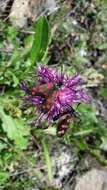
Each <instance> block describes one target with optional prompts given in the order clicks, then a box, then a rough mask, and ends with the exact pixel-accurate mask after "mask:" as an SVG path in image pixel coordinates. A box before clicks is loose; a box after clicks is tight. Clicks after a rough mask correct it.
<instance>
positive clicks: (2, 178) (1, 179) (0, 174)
mask: <svg viewBox="0 0 107 190" xmlns="http://www.w3.org/2000/svg"><path fill="white" fill-rule="evenodd" d="M9 177H10V175H9V173H8V172H4V171H0V185H2V184H3V183H5V182H6V180H7V179H8V178H9Z"/></svg>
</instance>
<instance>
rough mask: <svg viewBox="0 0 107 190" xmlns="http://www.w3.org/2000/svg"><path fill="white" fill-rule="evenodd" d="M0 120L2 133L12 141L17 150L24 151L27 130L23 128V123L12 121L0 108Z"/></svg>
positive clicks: (25, 127) (16, 120) (17, 120)
mask: <svg viewBox="0 0 107 190" xmlns="http://www.w3.org/2000/svg"><path fill="white" fill-rule="evenodd" d="M0 118H1V120H2V127H3V130H4V132H6V133H7V136H8V138H9V139H10V140H14V142H15V144H16V146H17V148H20V149H25V148H26V147H27V138H25V137H24V136H27V135H28V134H29V133H28V129H27V126H24V123H23V122H22V121H21V120H19V119H13V118H12V117H11V116H9V115H7V114H6V113H5V112H4V110H3V107H0Z"/></svg>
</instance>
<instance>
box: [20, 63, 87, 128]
mask: <svg viewBox="0 0 107 190" xmlns="http://www.w3.org/2000/svg"><path fill="white" fill-rule="evenodd" d="M36 74H37V76H38V80H37V81H38V84H39V85H44V84H48V83H52V84H53V86H54V87H55V89H54V92H53V93H51V95H48V96H46V97H44V94H43V95H42V94H36V93H35V94H34V95H32V88H30V87H28V85H27V84H26V83H25V82H22V83H21V84H20V87H21V89H22V90H24V91H25V93H26V96H24V97H23V100H24V101H25V102H27V103H29V104H30V105H34V106H36V107H37V110H38V112H39V114H40V115H39V118H40V120H45V119H48V121H50V122H51V121H53V119H54V117H55V116H57V115H58V114H60V113H63V112H64V111H67V110H68V111H69V110H70V107H71V106H73V105H74V104H78V103H82V102H84V103H88V102H89V101H90V98H89V96H88V95H87V93H86V90H85V89H84V81H83V80H82V79H81V77H80V75H78V74H75V75H73V76H72V77H68V76H67V75H66V74H65V73H60V72H57V71H55V70H53V69H52V68H48V66H41V65H39V66H38V67H37V71H36ZM35 84H36V83H35ZM48 93H49V92H48ZM49 98H51V99H52V100H51V104H50V105H48V106H49V109H46V110H45V109H44V105H46V103H47V102H48V99H49ZM41 115H42V117H40V116H41ZM34 123H35V124H37V120H35V122H34V121H33V124H34Z"/></svg>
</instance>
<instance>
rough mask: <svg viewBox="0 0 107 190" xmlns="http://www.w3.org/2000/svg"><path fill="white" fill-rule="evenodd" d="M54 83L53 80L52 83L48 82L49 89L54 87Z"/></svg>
mask: <svg viewBox="0 0 107 190" xmlns="http://www.w3.org/2000/svg"><path fill="white" fill-rule="evenodd" d="M53 86H54V85H53V83H52V82H50V83H48V84H47V85H46V87H47V89H48V90H51V89H52V88H53Z"/></svg>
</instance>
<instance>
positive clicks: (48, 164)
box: [42, 140, 53, 181]
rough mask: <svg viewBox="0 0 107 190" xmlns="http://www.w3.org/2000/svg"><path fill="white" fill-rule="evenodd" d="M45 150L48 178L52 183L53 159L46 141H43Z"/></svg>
mask: <svg viewBox="0 0 107 190" xmlns="http://www.w3.org/2000/svg"><path fill="white" fill-rule="evenodd" d="M42 145H43V149H44V156H45V162H46V166H47V170H48V177H49V180H50V181H52V178H53V175H52V166H51V159H50V156H49V150H48V145H47V143H46V142H45V140H43V141H42Z"/></svg>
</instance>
